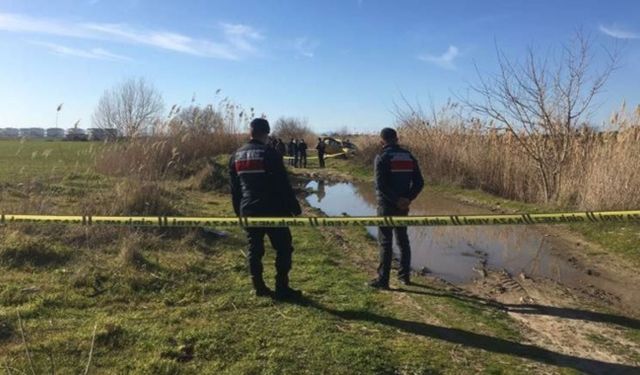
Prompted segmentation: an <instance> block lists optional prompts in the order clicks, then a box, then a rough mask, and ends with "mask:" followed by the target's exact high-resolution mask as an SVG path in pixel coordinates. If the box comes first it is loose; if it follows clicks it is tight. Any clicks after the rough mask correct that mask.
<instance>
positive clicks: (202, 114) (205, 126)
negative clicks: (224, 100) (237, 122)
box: [171, 104, 226, 133]
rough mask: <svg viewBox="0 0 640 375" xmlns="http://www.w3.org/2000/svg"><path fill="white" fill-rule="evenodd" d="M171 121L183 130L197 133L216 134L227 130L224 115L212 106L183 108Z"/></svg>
mask: <svg viewBox="0 0 640 375" xmlns="http://www.w3.org/2000/svg"><path fill="white" fill-rule="evenodd" d="M171 121H172V122H174V123H175V122H177V123H178V124H179V125H180V126H181V127H182V128H185V129H188V130H191V131H194V132H196V133H215V132H217V131H225V130H226V124H225V120H224V118H223V117H222V114H221V113H220V112H219V111H217V110H216V109H214V108H213V105H211V104H209V105H207V106H204V107H201V106H198V105H192V106H189V107H186V108H182V109H180V110H179V111H178V112H177V113H176V115H175V116H174V117H173V118H172V119H171Z"/></svg>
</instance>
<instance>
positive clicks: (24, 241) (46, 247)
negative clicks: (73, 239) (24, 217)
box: [0, 232, 72, 267]
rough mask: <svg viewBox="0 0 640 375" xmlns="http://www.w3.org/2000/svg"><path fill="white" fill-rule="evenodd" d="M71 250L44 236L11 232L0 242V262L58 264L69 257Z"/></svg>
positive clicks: (20, 264) (8, 265)
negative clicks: (38, 236) (30, 235)
mask: <svg viewBox="0 0 640 375" xmlns="http://www.w3.org/2000/svg"><path fill="white" fill-rule="evenodd" d="M71 255H72V253H71V251H70V250H68V249H67V248H64V247H62V246H60V245H57V244H52V243H51V242H50V241H48V240H46V239H44V238H37V237H29V236H26V235H24V234H22V233H20V232H11V233H9V235H7V237H6V238H5V239H4V241H2V243H0V264H2V265H4V266H7V267H22V266H27V265H28V266H33V267H47V266H58V265H62V264H64V263H66V262H67V261H68V260H69V259H71Z"/></svg>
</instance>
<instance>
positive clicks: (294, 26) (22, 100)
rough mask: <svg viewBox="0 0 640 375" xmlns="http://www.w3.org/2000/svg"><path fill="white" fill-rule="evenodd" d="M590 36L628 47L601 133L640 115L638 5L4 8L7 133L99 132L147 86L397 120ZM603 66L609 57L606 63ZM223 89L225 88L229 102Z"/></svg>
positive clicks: (372, 122)
mask: <svg viewBox="0 0 640 375" xmlns="http://www.w3.org/2000/svg"><path fill="white" fill-rule="evenodd" d="M577 28H582V29H583V30H584V31H585V32H587V33H589V34H590V35H591V36H592V37H593V40H594V42H595V46H596V51H598V52H599V49H600V47H601V46H604V47H607V48H613V47H614V46H622V47H623V49H622V51H623V52H622V56H621V67H620V69H619V70H617V71H616V72H615V74H614V76H613V77H612V78H611V80H610V82H609V84H608V85H607V87H606V91H605V92H604V93H603V94H602V95H601V96H600V98H599V101H598V103H599V104H600V110H599V111H598V112H597V114H596V118H595V121H596V122H597V121H602V120H603V119H606V118H607V116H608V113H610V112H611V111H612V110H613V109H615V108H617V107H618V106H619V105H620V103H621V102H622V100H624V99H626V100H627V102H628V104H629V105H632V106H635V105H637V104H639V103H640V91H638V89H637V87H638V83H639V82H640V2H639V1H633V0H628V1H618V0H609V1H606V2H604V1H595V0H581V1H573V0H563V1H560V0H554V1H534V0H530V1H517V0H511V1H506V0H505V1H471V0H469V1H458V0H448V1H427V0H424V1H419V0H415V1H414V0H404V1H402V0H397V1H383V0H377V1H376V0H323V1H307V0H278V1H276V0H273V1H269V0H254V1H241V0H209V1H207V0H183V1H179V2H178V1H161V0H58V1H54V0H49V1H44V0H29V1H24V0H0V127H6V126H52V125H53V124H54V122H55V109H56V107H57V105H58V104H59V103H62V102H64V107H63V110H62V112H61V117H60V119H61V120H60V124H61V125H62V126H64V127H69V126H71V125H72V124H73V123H74V122H76V121H77V120H80V121H81V122H80V124H81V125H80V126H82V127H89V126H90V125H91V114H92V112H93V108H94V107H95V105H96V103H97V101H98V99H99V97H100V95H101V93H102V92H103V91H104V90H105V89H106V88H109V87H111V86H112V85H114V84H115V83H117V82H120V81H122V80H123V79H125V78H128V77H137V76H143V77H145V78H147V79H148V80H149V81H151V82H153V83H154V84H155V86H156V87H157V88H158V89H159V90H160V91H161V92H162V94H163V96H164V99H165V102H166V104H167V108H169V107H170V106H171V105H172V104H178V105H184V104H188V103H189V102H190V101H191V98H192V97H193V96H194V94H195V98H196V101H197V102H200V103H209V102H212V101H214V100H216V99H217V100H219V99H221V98H223V97H224V96H228V97H230V98H231V99H233V100H234V101H236V102H238V103H239V104H242V105H243V106H245V107H254V108H255V109H256V111H257V112H258V113H263V112H264V113H265V114H267V116H268V117H269V118H270V119H275V118H277V117H279V116H281V115H287V116H300V117H306V118H307V119H308V120H309V122H310V124H311V125H312V126H313V127H314V128H315V129H317V130H318V131H324V130H332V129H337V128H340V127H343V126H347V127H348V128H349V129H352V130H358V131H366V130H368V129H371V130H373V129H378V128H380V127H382V126H385V125H389V124H391V123H392V122H393V115H392V113H391V112H392V109H393V107H394V102H398V101H400V100H401V95H404V96H405V97H406V98H408V99H409V100H410V101H414V102H415V101H418V102H421V103H422V104H424V105H429V102H430V101H431V100H433V102H435V104H436V105H438V104H440V103H444V102H445V101H446V100H447V98H449V97H451V96H452V95H454V94H455V93H463V92H464V91H465V89H466V87H467V86H468V84H469V83H470V82H475V81H476V73H475V68H474V64H476V65H477V66H478V67H479V69H480V71H482V72H491V71H494V70H495V68H496V58H495V45H496V44H497V45H498V46H500V48H502V49H503V50H504V51H505V52H506V54H507V55H508V56H510V57H513V58H519V57H522V55H523V53H524V52H525V49H526V47H527V46H528V45H534V46H536V47H538V48H540V49H541V50H543V51H546V50H548V49H549V48H550V47H558V46H559V44H560V43H562V42H566V41H567V40H569V38H570V37H571V35H572V33H574V32H575V30H576V29H577ZM601 61H602V60H599V59H597V60H596V61H595V63H596V64H598V63H600V62H601ZM217 89H222V92H221V94H220V95H218V96H216V95H215V92H216V90H217Z"/></svg>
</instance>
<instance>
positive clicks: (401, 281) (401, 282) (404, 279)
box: [398, 277, 411, 286]
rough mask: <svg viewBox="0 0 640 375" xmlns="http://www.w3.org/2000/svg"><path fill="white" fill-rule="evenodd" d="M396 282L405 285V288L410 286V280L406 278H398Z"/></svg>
mask: <svg viewBox="0 0 640 375" xmlns="http://www.w3.org/2000/svg"><path fill="white" fill-rule="evenodd" d="M398 281H399V282H400V284H402V285H405V286H409V285H411V279H410V278H408V277H399V278H398Z"/></svg>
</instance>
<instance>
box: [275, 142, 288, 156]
mask: <svg viewBox="0 0 640 375" xmlns="http://www.w3.org/2000/svg"><path fill="white" fill-rule="evenodd" d="M276 151H278V154H280V155H281V156H285V154H286V153H287V146H286V145H285V144H284V142H283V141H282V139H280V138H278V142H277V143H276Z"/></svg>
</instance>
